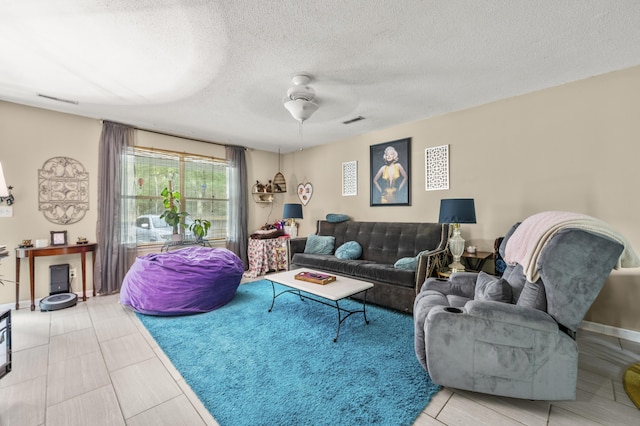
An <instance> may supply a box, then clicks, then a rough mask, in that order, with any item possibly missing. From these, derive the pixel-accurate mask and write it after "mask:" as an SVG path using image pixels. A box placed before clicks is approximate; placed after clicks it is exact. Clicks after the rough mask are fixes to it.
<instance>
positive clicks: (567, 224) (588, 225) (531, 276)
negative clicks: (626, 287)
mask: <svg viewBox="0 0 640 426" xmlns="http://www.w3.org/2000/svg"><path fill="white" fill-rule="evenodd" d="M567 228H576V229H582V230H585V231H590V232H593V233H596V234H600V235H604V236H606V237H608V238H610V239H612V240H614V241H617V242H619V243H620V244H622V245H623V246H624V251H623V252H622V254H621V255H620V258H619V259H618V263H617V264H616V266H615V269H618V268H637V267H640V258H638V256H637V255H636V253H635V252H634V251H633V248H632V247H631V245H630V244H629V242H628V241H627V239H626V238H625V237H624V236H623V235H621V234H620V233H618V232H617V231H615V230H613V229H612V228H611V227H610V226H609V225H608V224H607V223H605V222H603V221H601V220H599V219H595V218H593V217H591V216H587V215H583V214H579V213H570V212H558V211H549V212H542V213H538V214H535V215H533V216H530V217H528V218H527V219H525V220H524V221H523V222H522V223H521V224H520V226H518V228H516V230H515V231H514V232H513V235H511V237H510V238H509V240H508V241H507V246H506V247H505V259H504V260H505V262H507V263H508V264H511V265H513V264H515V263H519V264H520V265H522V268H523V269H524V272H525V274H526V276H527V280H529V281H531V282H536V281H537V280H538V278H540V275H539V274H538V266H537V265H538V257H539V256H540V253H542V249H543V248H544V246H545V245H546V244H547V242H548V241H549V240H550V239H551V237H553V236H554V235H555V233H556V232H558V231H560V230H562V229H567Z"/></svg>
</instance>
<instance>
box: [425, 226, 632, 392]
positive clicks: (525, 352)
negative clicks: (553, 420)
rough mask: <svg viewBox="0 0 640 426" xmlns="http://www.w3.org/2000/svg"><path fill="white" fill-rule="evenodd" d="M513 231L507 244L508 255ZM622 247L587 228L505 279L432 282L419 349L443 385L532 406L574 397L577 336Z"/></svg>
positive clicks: (513, 268)
mask: <svg viewBox="0 0 640 426" xmlns="http://www.w3.org/2000/svg"><path fill="white" fill-rule="evenodd" d="M517 226H518V225H515V226H514V227H513V228H512V229H511V231H510V232H509V233H508V234H507V236H506V237H505V239H504V240H503V242H502V244H501V245H500V254H501V255H502V256H503V257H504V256H505V247H507V244H508V241H509V239H510V238H514V242H513V244H512V246H513V247H516V248H518V247H519V246H521V243H520V241H521V240H520V239H518V238H515V235H514V234H513V233H514V232H515V229H516V227H517ZM623 247H624V246H623V245H621V244H620V243H619V242H618V241H614V240H612V239H610V238H608V237H606V236H603V235H600V234H597V233H593V232H589V231H586V230H583V229H573V228H567V229H563V230H560V231H559V232H557V233H556V234H555V235H554V236H553V237H552V238H551V239H550V240H549V241H548V242H547V243H546V245H544V248H543V249H542V251H541V253H540V256H539V258H538V260H537V262H536V263H533V264H534V265H536V266H537V271H538V273H539V278H537V279H535V278H533V277H532V278H531V279H532V280H533V282H531V281H529V278H528V277H529V275H527V274H526V273H525V271H526V270H527V268H523V265H521V264H519V263H513V264H510V265H509V266H508V267H507V269H506V270H505V272H504V274H503V276H502V277H501V278H500V277H493V276H490V275H488V274H485V273H483V272H481V273H479V274H476V273H469V272H459V273H455V274H453V275H451V277H450V279H449V280H442V279H436V278H430V279H427V280H426V281H425V283H424V285H423V287H422V289H421V291H420V293H419V294H418V296H417V297H416V300H415V308H414V313H413V315H414V323H415V350H416V355H417V357H418V360H419V361H420V363H421V364H422V365H423V367H424V368H425V369H427V370H428V372H429V375H430V376H431V378H432V379H433V381H434V382H435V383H437V384H440V385H443V386H449V387H453V388H459V389H466V390H471V391H476V392H483V393H489V394H494V395H501V396H509V397H515V398H525V399H544V400H571V399H575V395H576V381H577V370H578V347H577V344H576V342H575V333H576V330H577V329H578V327H579V325H580V323H581V321H582V319H583V318H584V315H585V314H586V312H587V310H588V309H589V307H590V306H591V304H592V303H593V301H594V299H595V298H596V296H597V295H598V293H599V292H600V289H601V288H602V286H603V284H604V282H605V280H606V279H607V276H608V275H609V273H610V272H611V269H612V268H613V267H614V266H615V265H616V262H617V261H618V259H619V258H620V255H621V253H622V251H623Z"/></svg>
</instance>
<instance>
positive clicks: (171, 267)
mask: <svg viewBox="0 0 640 426" xmlns="http://www.w3.org/2000/svg"><path fill="white" fill-rule="evenodd" d="M243 272H244V266H243V264H242V260H240V258H239V257H238V256H236V255H235V254H234V253H233V252H231V251H229V250H227V249H223V248H209V247H200V246H197V247H187V248H183V249H180V250H175V251H171V252H168V253H151V254H147V255H145V256H140V257H138V258H136V260H135V262H134V263H133V265H132V266H131V269H129V271H128V272H127V275H126V276H125V277H124V281H123V282H122V288H121V289H120V303H121V304H122V305H124V306H127V307H130V308H131V309H133V310H134V311H136V312H140V313H142V314H147V315H161V316H171V315H186V314H196V313H201V312H209V311H212V310H214V309H217V308H219V307H221V306H224V305H226V304H227V303H229V302H230V301H231V299H233V296H235V294H236V290H237V289H238V285H240V280H241V279H242V273H243Z"/></svg>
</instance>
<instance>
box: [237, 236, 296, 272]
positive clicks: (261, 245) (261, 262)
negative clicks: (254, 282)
mask: <svg viewBox="0 0 640 426" xmlns="http://www.w3.org/2000/svg"><path fill="white" fill-rule="evenodd" d="M288 240H289V237H287V236H284V237H278V238H270V239H267V240H258V239H253V238H250V239H249V249H248V255H249V270H248V271H246V272H245V273H244V276H245V277H246V278H255V277H257V276H258V275H264V274H266V273H267V272H269V271H275V270H276V269H283V268H282V266H281V267H280V268H278V265H288V257H289V250H288ZM277 248H284V249H285V250H280V251H278V252H276V249H277Z"/></svg>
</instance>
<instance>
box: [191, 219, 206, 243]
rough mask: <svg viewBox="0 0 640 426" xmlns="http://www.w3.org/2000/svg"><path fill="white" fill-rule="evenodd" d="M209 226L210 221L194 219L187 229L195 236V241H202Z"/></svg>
mask: <svg viewBox="0 0 640 426" xmlns="http://www.w3.org/2000/svg"><path fill="white" fill-rule="evenodd" d="M209 228H211V222H209V221H208V220H206V219H194V220H193V223H192V224H191V225H189V230H190V231H191V232H193V235H195V236H196V241H198V242H202V240H203V239H204V237H206V236H207V233H208V232H209Z"/></svg>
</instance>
